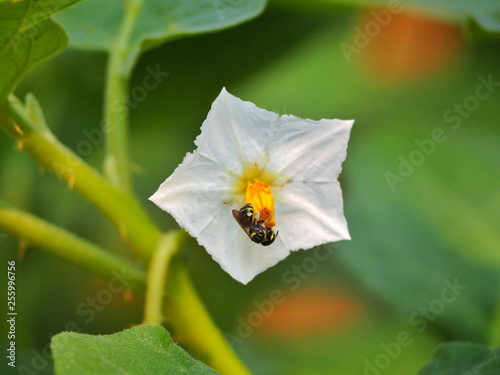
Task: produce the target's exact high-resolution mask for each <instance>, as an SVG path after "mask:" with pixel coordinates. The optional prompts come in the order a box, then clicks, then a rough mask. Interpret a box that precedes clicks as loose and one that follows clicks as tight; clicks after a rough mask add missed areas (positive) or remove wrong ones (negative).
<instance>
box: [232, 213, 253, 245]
mask: <svg viewBox="0 0 500 375" xmlns="http://www.w3.org/2000/svg"><path fill="white" fill-rule="evenodd" d="M233 216H234V219H235V220H236V222H237V223H238V224H239V225H240V227H241V229H243V230H244V231H245V233H246V234H247V236H248V238H250V239H252V237H251V236H250V222H249V221H248V218H247V217H246V216H245V215H243V214H242V213H241V212H240V211H238V210H233Z"/></svg>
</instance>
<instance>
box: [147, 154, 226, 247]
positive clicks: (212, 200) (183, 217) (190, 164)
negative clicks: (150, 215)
mask: <svg viewBox="0 0 500 375" xmlns="http://www.w3.org/2000/svg"><path fill="white" fill-rule="evenodd" d="M229 181H230V176H229V174H228V173H227V171H226V170H224V169H223V168H221V166H220V165H218V164H216V163H214V162H213V161H211V160H209V159H207V158H205V157H204V156H202V155H200V154H199V153H198V152H197V151H195V152H194V153H192V154H190V153H188V154H187V155H186V157H185V158H184V160H183V162H182V163H181V164H180V165H179V166H178V167H177V169H176V170H175V171H174V173H172V175H171V176H170V177H169V178H167V179H166V180H165V182H163V183H162V184H161V185H160V187H159V188H158V190H157V191H156V193H154V194H153V196H151V197H150V198H149V199H150V200H151V201H153V202H154V203H155V204H156V205H157V206H159V207H160V208H161V209H163V210H164V211H167V212H168V213H170V214H171V215H172V216H173V217H174V219H175V220H176V221H177V222H178V223H179V225H180V226H182V227H183V228H184V229H186V230H187V231H188V232H189V234H190V235H191V236H193V237H197V236H198V235H199V234H200V232H201V231H202V230H203V229H205V227H206V226H207V225H208V224H209V222H210V220H211V219H212V216H213V213H214V212H216V211H218V210H219V209H220V207H221V206H224V203H226V204H227V203H228V201H230V200H231V188H230V187H231V185H230V182H229Z"/></svg>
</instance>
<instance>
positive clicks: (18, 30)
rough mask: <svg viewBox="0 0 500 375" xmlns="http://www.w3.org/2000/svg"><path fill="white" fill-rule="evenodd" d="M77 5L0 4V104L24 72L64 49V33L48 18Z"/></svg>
mask: <svg viewBox="0 0 500 375" xmlns="http://www.w3.org/2000/svg"><path fill="white" fill-rule="evenodd" d="M77 1H79V0H60V1H53V0H40V1H33V0H27V1H4V2H0V71H1V72H2V75H1V76H0V100H2V99H4V98H5V97H6V96H7V95H8V94H9V93H10V92H11V91H12V90H14V88H15V87H16V85H17V83H18V82H19V80H20V79H21V78H22V77H23V76H24V75H25V74H26V72H27V71H28V70H30V69H31V68H32V67H33V66H35V65H36V64H38V63H39V62H41V61H43V60H45V59H46V58H48V57H50V56H52V55H54V54H55V53H57V52H59V51H61V50H62V49H64V48H65V47H66V45H67V44H68V38H67V35H66V32H65V31H64V30H63V29H62V28H61V27H60V26H59V25H58V24H57V23H55V22H54V21H52V20H51V19H50V18H49V17H50V16H51V15H53V14H55V13H57V12H58V11H60V10H61V9H64V8H66V7H68V6H70V5H72V4H74V3H76V2H77Z"/></svg>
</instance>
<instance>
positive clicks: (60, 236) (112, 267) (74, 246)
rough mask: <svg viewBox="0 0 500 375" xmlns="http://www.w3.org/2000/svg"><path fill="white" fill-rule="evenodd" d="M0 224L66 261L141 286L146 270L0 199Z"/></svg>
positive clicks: (13, 233) (136, 286)
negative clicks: (118, 276)
mask: <svg viewBox="0 0 500 375" xmlns="http://www.w3.org/2000/svg"><path fill="white" fill-rule="evenodd" d="M0 227H1V228H3V229H4V230H6V231H7V232H9V233H11V234H12V235H14V236H16V237H18V238H20V239H21V240H22V241H24V242H26V243H27V244H31V245H35V246H38V247H40V248H43V249H45V250H47V251H49V252H50V253H52V254H54V255H56V256H58V257H60V258H61V259H64V260H65V261H67V262H69V263H71V264H73V265H75V266H77V267H79V268H81V269H83V270H86V271H88V272H91V273H93V274H95V275H97V276H100V277H103V278H105V279H110V278H112V277H116V276H117V274H118V275H126V279H127V280H129V283H130V286H131V287H133V288H134V289H142V288H143V287H144V281H145V279H146V274H145V272H144V271H143V270H142V269H140V268H139V267H137V266H136V265H134V264H133V263H132V262H130V261H128V260H125V259H123V258H121V257H119V256H117V255H115V254H113V253H110V252H109V251H106V250H104V249H102V248H101V247H99V246H97V245H94V244H92V243H90V242H88V241H86V240H84V239H82V238H79V237H77V236H76V235H74V234H72V233H69V232H67V231H65V230H64V229H61V228H59V227H57V226H55V225H53V224H49V223H47V222H45V221H43V220H42V219H39V218H37V217H35V216H33V215H30V214H28V213H26V212H23V211H21V210H19V209H16V208H13V207H12V206H10V205H8V204H7V203H5V202H3V201H2V200H0Z"/></svg>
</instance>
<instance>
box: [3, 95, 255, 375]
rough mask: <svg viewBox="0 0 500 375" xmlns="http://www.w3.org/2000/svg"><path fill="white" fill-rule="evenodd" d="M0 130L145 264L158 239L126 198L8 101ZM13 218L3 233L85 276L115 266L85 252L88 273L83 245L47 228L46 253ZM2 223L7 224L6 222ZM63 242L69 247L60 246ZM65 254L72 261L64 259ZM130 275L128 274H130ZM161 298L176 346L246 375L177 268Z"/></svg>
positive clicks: (222, 369)
mask: <svg viewBox="0 0 500 375" xmlns="http://www.w3.org/2000/svg"><path fill="white" fill-rule="evenodd" d="M0 127H2V128H3V129H4V130H5V131H6V132H7V134H9V135H10V136H11V137H12V138H13V139H14V140H15V141H16V142H17V144H18V149H19V150H20V151H22V150H26V151H28V152H29V153H30V154H31V155H32V156H33V157H34V158H35V159H36V160H37V161H38V162H39V163H40V165H41V166H42V167H44V168H47V169H49V170H51V171H53V172H54V173H55V174H56V175H57V176H58V177H60V178H61V179H63V180H64V181H66V182H67V183H68V185H69V186H70V187H71V188H74V189H75V190H76V191H78V192H79V193H80V194H81V195H82V196H84V197H85V198H87V199H88V200H89V201H90V202H91V203H93V204H94V205H95V206H96V207H97V208H99V209H100V210H101V211H102V212H103V213H104V215H106V216H107V217H108V218H109V219H110V221H111V222H112V223H113V224H114V225H115V227H116V228H117V229H118V230H119V232H120V233H121V235H122V237H123V238H124V239H125V240H126V241H127V242H128V243H129V244H130V245H131V246H132V248H133V249H134V250H135V251H136V253H137V255H138V256H139V257H140V258H141V259H142V260H143V262H145V263H146V264H148V263H149V260H150V257H151V256H152V252H153V251H154V249H157V248H158V246H159V243H160V240H161V238H162V233H161V232H160V231H159V230H158V229H157V228H156V226H155V225H154V224H153V223H152V222H151V221H150V219H149V217H148V216H147V215H146V213H145V212H144V211H143V209H142V207H141V206H140V204H139V203H138V202H137V200H136V198H135V196H133V195H132V193H130V192H129V191H128V190H124V189H121V188H117V187H116V186H115V185H114V184H112V183H110V182H109V181H108V180H107V179H105V178H104V177H103V176H102V175H101V174H100V173H99V172H97V171H96V170H95V169H93V168H92V167H90V166H89V165H88V164H86V163H85V162H84V161H83V160H82V159H80V158H79V157H78V156H77V155H75V154H74V153H73V152H72V151H71V150H69V149H68V148H66V147H65V146H64V145H62V144H61V143H60V142H59V141H58V140H57V139H56V138H55V137H54V135H53V134H52V133H51V132H50V131H49V129H48V128H46V127H42V126H39V125H37V124H34V123H33V122H32V121H31V119H30V118H29V116H28V113H27V110H26V108H25V107H24V105H23V104H22V103H21V102H20V101H19V100H18V99H17V98H15V97H14V96H11V97H10V98H9V101H8V102H6V103H3V106H2V107H0ZM18 217H19V216H12V217H10V219H13V221H11V220H10V219H9V221H8V222H9V223H11V224H10V225H9V226H8V227H7V226H4V227H5V229H6V230H9V231H11V232H12V233H13V234H15V235H16V236H19V237H20V238H25V239H28V240H29V239H31V241H30V242H31V243H34V244H37V245H38V246H40V247H42V248H44V249H46V250H49V251H51V252H53V253H55V254H57V255H59V256H63V257H64V256H66V257H67V258H68V259H67V260H69V261H71V262H72V263H73V264H75V265H77V266H78V267H82V268H85V267H84V266H82V265H84V264H87V267H88V268H87V270H89V271H91V272H94V273H96V274H97V275H100V276H104V277H108V276H109V274H108V273H107V272H108V271H109V272H111V270H112V269H113V267H112V265H113V264H115V263H114V262H116V261H117V260H116V258H114V257H113V258H109V259H108V258H107V257H106V256H103V254H101V253H100V252H99V253H96V252H95V251H94V253H92V252H90V254H93V256H94V257H97V258H99V259H100V261H99V262H98V263H100V264H101V266H100V267H94V266H92V265H91V264H90V263H92V262H93V261H89V260H87V261H85V260H84V259H85V256H88V255H86V251H83V250H82V249H84V248H85V249H88V246H87V248H86V247H85V246H86V245H90V244H89V243H87V244H86V245H84V244H82V243H81V242H80V241H79V239H78V238H77V237H76V236H73V237H72V236H71V235H69V234H68V233H66V234H67V235H69V237H64V235H63V234H61V233H60V232H57V228H56V227H51V228H52V233H59V235H60V236H59V238H60V241H61V245H60V246H59V247H51V245H50V244H49V242H50V241H52V239H53V238H52V237H51V238H46V239H45V240H42V237H40V236H41V232H40V231H38V232H33V233H34V234H33V237H30V236H29V234H28V233H26V232H25V229H26V227H24V226H22V225H17V220H18ZM5 222H6V223H7V221H5ZM36 223H37V225H38V226H40V224H41V223H40V222H36ZM63 233H64V232H63ZM37 238H38V239H37ZM63 238H66V239H67V240H68V241H69V242H68V243H66V244H65V243H64V240H62V239H63ZM71 241H73V242H71ZM70 243H71V246H70V247H68V248H74V247H75V246H76V247H79V246H80V249H81V251H76V252H72V253H69V252H65V253H59V252H60V251H62V247H66V245H69V244H70ZM92 246H94V245H92ZM94 250H96V248H94ZM69 254H72V256H71V257H70V256H69ZM96 254H100V255H96ZM108 262H109V263H108ZM130 270H131V271H132V272H133V271H134V270H133V269H132V268H130ZM136 272H137V270H136ZM139 281H140V282H141V284H142V283H145V282H146V280H145V279H141V280H139ZM165 293H166V295H165V298H166V300H167V302H168V303H167V304H166V306H165V310H166V312H165V314H164V316H167V317H169V322H170V324H171V325H172V326H173V328H174V329H175V331H176V332H177V335H178V336H179V337H180V339H181V341H182V342H184V343H186V345H188V346H189V347H190V348H191V349H192V350H193V352H194V353H195V354H196V355H198V357H199V358H200V359H201V360H203V361H205V362H206V363H207V364H209V365H210V366H212V367H213V368H214V369H216V370H218V371H219V372H220V373H221V374H222V375H226V374H227V375H248V374H250V373H249V372H248V370H247V369H246V368H245V366H244V365H243V364H242V363H241V361H240V360H239V359H238V357H237V356H236V355H235V354H234V352H233V351H232V349H231V347H230V346H229V344H228V343H227V342H226V340H225V339H224V336H223V335H222V333H221V332H220V331H219V330H218V329H217V327H216V326H215V324H214V322H213V320H212V318H211V317H210V315H209V313H208V311H207V310H206V308H205V306H204V305H203V303H202V302H201V300H200V299H199V297H198V295H197V294H196V291H195V290H194V288H193V285H192V284H191V281H190V279H189V276H188V274H187V272H186V270H185V268H184V265H183V263H181V262H175V261H174V262H173V263H172V264H171V266H170V268H169V274H168V277H167V285H166V288H165Z"/></svg>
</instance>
